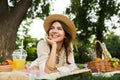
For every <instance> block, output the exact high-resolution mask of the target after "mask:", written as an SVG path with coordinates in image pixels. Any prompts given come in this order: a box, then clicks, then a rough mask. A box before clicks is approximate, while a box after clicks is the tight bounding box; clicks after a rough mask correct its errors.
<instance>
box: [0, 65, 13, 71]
mask: <svg viewBox="0 0 120 80" xmlns="http://www.w3.org/2000/svg"><path fill="white" fill-rule="evenodd" d="M12 68H13V67H12V65H0V72H9V71H12Z"/></svg>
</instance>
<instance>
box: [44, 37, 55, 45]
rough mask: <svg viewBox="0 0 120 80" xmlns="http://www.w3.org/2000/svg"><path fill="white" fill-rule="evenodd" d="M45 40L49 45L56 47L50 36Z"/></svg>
mask: <svg viewBox="0 0 120 80" xmlns="http://www.w3.org/2000/svg"><path fill="white" fill-rule="evenodd" d="M45 39H46V41H47V43H48V44H50V45H51V46H53V45H56V42H55V41H53V40H52V39H51V37H50V36H48V35H46V36H45Z"/></svg>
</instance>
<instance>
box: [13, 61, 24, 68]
mask: <svg viewBox="0 0 120 80" xmlns="http://www.w3.org/2000/svg"><path fill="white" fill-rule="evenodd" d="M25 62H26V60H25V59H14V60H13V70H24V69H25Z"/></svg>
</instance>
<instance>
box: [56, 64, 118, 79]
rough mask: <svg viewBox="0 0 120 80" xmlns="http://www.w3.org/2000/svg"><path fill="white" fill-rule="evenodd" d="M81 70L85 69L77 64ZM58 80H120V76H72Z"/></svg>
mask: <svg viewBox="0 0 120 80" xmlns="http://www.w3.org/2000/svg"><path fill="white" fill-rule="evenodd" d="M77 65H78V67H79V68H83V65H82V64H77ZM57 80H120V74H118V73H116V74H114V75H113V76H109V77H108V76H102V75H97V76H93V75H91V74H85V75H81V74H77V75H72V76H65V77H62V78H59V79H57Z"/></svg>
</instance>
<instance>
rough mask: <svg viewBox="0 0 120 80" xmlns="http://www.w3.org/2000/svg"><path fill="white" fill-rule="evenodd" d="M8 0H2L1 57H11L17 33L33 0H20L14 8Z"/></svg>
mask: <svg viewBox="0 0 120 80" xmlns="http://www.w3.org/2000/svg"><path fill="white" fill-rule="evenodd" d="M7 2H8V1H7V0H0V59H1V58H4V59H6V58H11V57H12V52H13V50H14V49H15V46H16V43H15V42H16V35H17V31H18V28H19V25H20V23H21V22H22V20H23V19H24V18H25V15H26V13H27V10H28V8H29V7H30V5H31V4H32V0H20V1H19V2H18V3H17V4H16V6H14V8H13V9H12V10H9V8H8V3H7Z"/></svg>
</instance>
